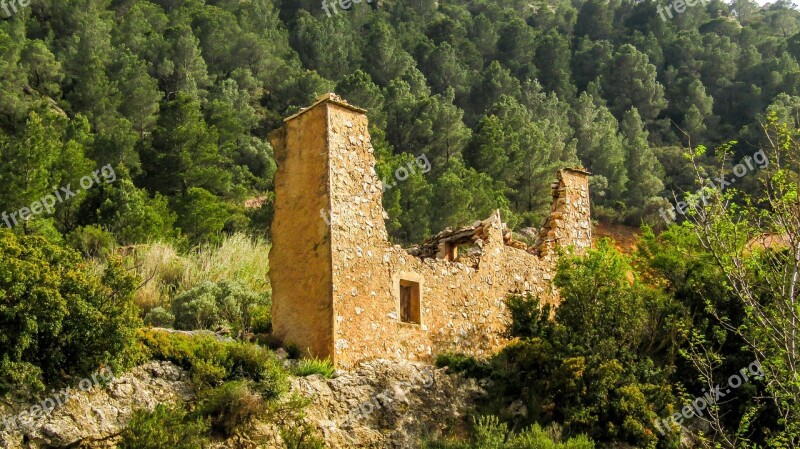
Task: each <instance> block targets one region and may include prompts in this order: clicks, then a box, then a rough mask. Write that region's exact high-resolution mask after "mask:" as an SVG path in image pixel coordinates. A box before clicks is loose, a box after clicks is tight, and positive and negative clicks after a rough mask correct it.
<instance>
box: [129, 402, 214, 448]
mask: <svg viewBox="0 0 800 449" xmlns="http://www.w3.org/2000/svg"><path fill="white" fill-rule="evenodd" d="M208 431H209V425H208V423H206V421H205V420H203V419H202V418H193V417H190V416H189V415H187V413H186V411H185V410H183V409H182V408H178V407H176V408H170V407H167V406H165V405H158V406H156V408H155V410H153V411H152V412H149V411H146V410H139V411H137V412H136V413H134V415H133V419H132V420H131V422H130V423H129V424H128V427H127V428H126V429H125V430H124V431H123V432H122V441H120V443H119V446H118V447H119V448H120V449H164V448H169V449H203V448H205V447H206V446H207V445H208V440H207V439H206V437H205V436H204V435H206V434H207V433H208Z"/></svg>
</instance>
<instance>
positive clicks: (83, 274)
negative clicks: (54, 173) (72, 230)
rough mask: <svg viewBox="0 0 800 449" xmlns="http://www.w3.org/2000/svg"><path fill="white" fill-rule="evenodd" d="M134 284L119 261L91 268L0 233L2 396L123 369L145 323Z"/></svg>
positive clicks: (35, 242) (59, 250) (66, 251)
mask: <svg viewBox="0 0 800 449" xmlns="http://www.w3.org/2000/svg"><path fill="white" fill-rule="evenodd" d="M134 286H135V281H134V278H133V277H131V276H129V275H128V274H127V273H126V272H125V270H124V269H123V268H122V267H121V266H120V264H119V262H118V261H116V260H110V261H109V262H108V264H107V265H106V266H105V267H102V268H100V269H93V268H91V267H89V266H87V264H86V263H85V262H84V261H83V259H82V258H81V257H80V255H79V254H78V253H77V252H76V251H75V250H73V249H70V248H65V247H61V246H59V245H55V244H52V243H49V242H48V241H46V240H45V239H43V238H41V237H35V236H17V235H15V234H13V233H12V232H10V231H7V230H0V394H4V393H6V392H8V391H12V390H13V391H15V392H17V393H20V394H24V393H26V392H30V391H36V390H41V389H43V388H44V384H43V379H48V380H49V381H58V380H60V379H63V378H64V375H67V376H85V375H88V374H90V373H91V372H93V371H95V370H96V369H98V368H99V367H100V366H103V365H111V366H114V367H116V368H119V367H121V365H122V363H123V361H125V360H127V359H128V356H130V354H131V351H132V350H133V349H134V343H135V330H136V328H137V327H138V326H139V323H140V322H139V320H138V317H137V312H136V308H135V306H134V304H133V300H132V292H133V290H134ZM20 382H23V384H20Z"/></svg>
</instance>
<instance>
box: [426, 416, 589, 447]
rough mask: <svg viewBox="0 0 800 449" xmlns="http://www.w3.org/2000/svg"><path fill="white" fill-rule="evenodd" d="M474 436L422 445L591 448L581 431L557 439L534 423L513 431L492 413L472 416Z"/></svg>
mask: <svg viewBox="0 0 800 449" xmlns="http://www.w3.org/2000/svg"><path fill="white" fill-rule="evenodd" d="M473 428H474V431H473V433H474V437H473V441H472V442H471V443H465V442H434V443H427V444H425V445H424V447H425V448H426V449H473V448H474V449H594V442H592V440H590V439H589V438H588V437H586V436H585V435H579V436H577V437H575V438H570V439H569V440H567V441H564V442H560V441H557V438H554V437H553V436H551V435H548V432H546V431H545V430H544V429H542V428H541V426H539V425H538V424H534V425H532V426H530V427H528V428H527V429H525V430H523V431H522V432H520V433H518V434H515V433H514V432H512V431H510V430H508V426H506V424H505V423H501V422H500V420H499V419H498V418H497V417H496V416H482V417H480V418H478V419H477V420H475V419H473Z"/></svg>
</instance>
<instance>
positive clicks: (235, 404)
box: [200, 381, 265, 436]
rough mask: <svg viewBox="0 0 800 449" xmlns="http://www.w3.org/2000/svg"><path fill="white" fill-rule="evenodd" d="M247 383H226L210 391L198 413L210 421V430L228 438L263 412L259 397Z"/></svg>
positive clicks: (263, 403) (261, 401)
mask: <svg viewBox="0 0 800 449" xmlns="http://www.w3.org/2000/svg"><path fill="white" fill-rule="evenodd" d="M250 387H251V383H250V382H248V381H233V382H227V383H225V384H223V385H222V386H220V387H218V388H215V389H214V390H211V392H210V393H209V394H208V396H207V397H206V398H205V399H204V400H203V401H202V404H201V406H200V413H201V414H202V415H203V416H205V417H208V418H209V419H210V420H211V424H212V428H213V429H214V430H216V431H218V432H222V433H223V434H224V435H225V436H230V435H232V434H233V433H234V431H235V430H237V429H240V428H241V427H242V426H244V425H246V424H248V423H251V422H252V420H253V419H254V418H256V417H258V416H260V415H262V414H263V413H264V411H265V402H264V400H263V398H262V397H261V395H259V394H258V393H257V392H255V391H253V390H252V389H251V388H250Z"/></svg>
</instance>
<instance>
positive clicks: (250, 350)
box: [139, 329, 288, 399]
mask: <svg viewBox="0 0 800 449" xmlns="http://www.w3.org/2000/svg"><path fill="white" fill-rule="evenodd" d="M139 336H140V340H141V341H142V343H143V345H144V347H145V348H146V350H147V353H148V356H149V357H150V358H153V359H156V360H167V361H171V362H173V363H176V364H178V365H179V366H181V367H183V368H184V369H187V370H188V371H189V373H190V375H191V376H192V380H193V384H194V386H195V388H197V389H198V390H205V389H208V388H213V387H216V386H218V385H219V384H220V383H222V382H227V381H232V380H252V381H253V382H254V385H253V388H254V389H255V390H256V391H258V393H259V394H261V395H262V397H264V398H265V399H274V398H277V397H279V396H280V395H281V394H283V393H284V392H286V391H287V390H288V380H287V379H288V378H287V375H288V373H287V372H286V370H284V369H283V367H282V366H281V364H280V362H279V361H278V360H277V358H276V357H275V355H274V354H273V353H272V352H270V351H269V350H267V349H265V348H262V347H260V346H257V345H253V344H250V343H239V342H221V341H218V340H217V339H215V338H214V337H211V336H207V337H198V336H188V335H182V334H174V333H169V332H162V331H155V330H152V329H142V330H140V332H139Z"/></svg>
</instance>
